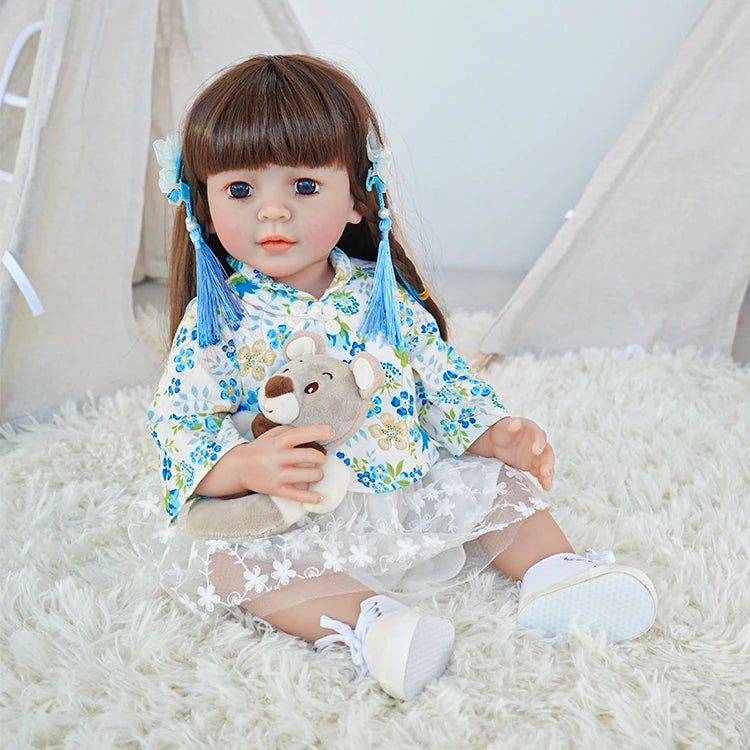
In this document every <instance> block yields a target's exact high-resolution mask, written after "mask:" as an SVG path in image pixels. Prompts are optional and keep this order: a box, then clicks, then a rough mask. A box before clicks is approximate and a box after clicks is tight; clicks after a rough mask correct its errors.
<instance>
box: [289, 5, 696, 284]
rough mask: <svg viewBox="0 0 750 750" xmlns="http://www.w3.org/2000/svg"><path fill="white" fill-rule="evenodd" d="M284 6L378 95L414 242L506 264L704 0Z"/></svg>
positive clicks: (548, 215) (617, 128) (573, 185)
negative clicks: (294, 13) (292, 10)
mask: <svg viewBox="0 0 750 750" xmlns="http://www.w3.org/2000/svg"><path fill="white" fill-rule="evenodd" d="M289 2H290V4H291V6H292V8H293V9H294V11H295V12H296V13H297V16H298V18H299V20H300V22H301V24H302V26H303V28H304V29H305V31H306V33H307V35H308V36H309V38H310V40H311V42H312V44H313V46H314V48H315V50H316V53H317V54H319V55H320V56H322V57H325V58H327V59H330V60H332V61H334V62H337V63H338V64H340V65H342V66H343V67H344V68H345V69H346V70H348V71H349V72H350V73H351V74H352V75H353V76H354V77H355V78H356V79H357V80H358V81H359V82H360V84H361V85H362V87H363V88H364V90H365V91H366V92H367V93H368V94H369V96H370V97H371V99H372V100H373V102H374V104H375V107H376V110H377V111H378V112H379V114H380V117H381V119H382V120H383V123H384V125H385V128H386V133H387V135H388V138H389V140H390V144H391V147H392V149H393V152H394V156H395V159H396V162H397V167H398V170H399V184H398V190H397V193H396V196H397V199H398V205H399V206H400V208H401V210H402V213H401V221H402V224H406V229H407V231H408V232H409V235H410V238H411V240H412V242H413V244H414V245H415V250H418V249H419V248H420V247H421V248H422V249H423V250H424V251H425V253H426V255H427V256H428V257H429V260H428V265H432V266H436V267H442V268H451V267H454V268H459V267H465V266H466V265H467V264H471V265H472V266H473V267H475V268H477V269H483V268H484V269H492V270H494V271H505V272H523V271H526V270H528V269H529V268H530V267H531V266H532V265H533V263H534V261H535V260H536V258H537V257H538V256H539V255H540V254H541V252H542V251H543V250H544V248H545V247H546V246H547V245H548V244H549V242H550V240H551V239H552V237H553V236H554V234H555V232H556V231H557V229H558V228H559V226H560V224H561V222H562V220H563V216H564V215H565V212H566V211H567V210H568V209H570V208H572V207H573V206H574V205H575V203H576V202H577V200H578V198H579V196H580V194H581V192H582V191H583V189H584V187H585V186H586V183H587V182H588V180H589V178H590V177H591V174H592V172H593V171H594V169H595V168H596V167H597V165H598V164H599V162H600V161H601V159H602V158H603V157H604V156H605V155H606V153H607V152H608V151H609V149H610V147H611V146H612V145H613V144H614V143H615V141H616V140H617V138H618V136H619V135H620V133H621V132H622V130H623V129H624V127H625V126H626V125H627V123H628V121H629V120H630V118H631V116H632V115H633V114H634V113H635V111H636V110H637V109H638V106H639V105H640V104H641V102H642V101H643V100H644V98H645V97H646V96H647V95H648V94H649V92H650V91H651V89H652V88H653V87H654V85H655V84H656V82H657V81H658V79H659V77H660V76H661V74H662V73H663V72H664V70H665V69H666V68H667V66H668V64H669V62H670V61H671V59H672V58H673V57H674V55H675V53H676V52H677V50H678V49H679V47H680V44H681V43H682V41H683V40H684V38H685V37H686V36H687V34H688V33H689V31H690V29H691V28H692V26H693V25H694V23H695V22H696V21H697V19H698V18H699V16H700V14H701V12H702V11H703V9H704V8H705V7H706V6H707V5H708V0H567V1H566V2H562V0H525V1H524V2H521V1H520V0H465V1H464V2H461V3H457V2H455V1H452V0H448V1H446V0H377V2H373V3H369V2H368V3H365V2H352V0H289ZM404 218H405V219H406V221H404Z"/></svg>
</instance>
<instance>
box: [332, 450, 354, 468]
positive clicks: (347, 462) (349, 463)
mask: <svg viewBox="0 0 750 750" xmlns="http://www.w3.org/2000/svg"><path fill="white" fill-rule="evenodd" d="M336 458H340V459H342V460H343V461H344V463H345V464H346V465H347V466H350V465H351V463H352V460H351V458H349V457H347V456H345V455H344V452H343V451H339V452H338V453H337V454H336Z"/></svg>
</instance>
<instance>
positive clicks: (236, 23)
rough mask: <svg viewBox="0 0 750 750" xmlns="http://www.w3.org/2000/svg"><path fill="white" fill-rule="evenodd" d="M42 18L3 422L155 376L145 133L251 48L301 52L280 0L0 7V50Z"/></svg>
mask: <svg viewBox="0 0 750 750" xmlns="http://www.w3.org/2000/svg"><path fill="white" fill-rule="evenodd" d="M11 5H12V6H13V8H12V9H11V7H10V6H11ZM32 6H35V7H32ZM19 8H23V9H24V12H23V13H19V12H18V10H19ZM27 10H28V13H27V12H26V11H27ZM39 13H40V14H41V15H42V16H43V28H42V32H41V36H40V38H39V42H38V51H37V54H36V59H35V62H34V64H33V75H32V77H31V86H30V92H29V106H28V109H27V110H26V117H25V119H24V122H23V130H22V133H21V137H20V142H19V144H18V156H17V158H16V163H15V167H14V169H13V170H12V171H13V180H12V182H11V183H9V186H8V188H7V190H6V191H5V198H4V205H2V204H0V209H2V211H3V214H2V217H3V218H2V223H1V224H0V253H1V252H3V251H5V250H7V251H8V252H9V253H10V254H11V255H12V256H13V257H14V258H15V259H16V261H17V262H18V264H19V265H20V266H21V267H22V268H23V270H24V272H25V273H26V275H27V276H28V278H29V280H30V281H31V283H32V284H33V285H34V288H35V289H36V291H37V293H38V294H39V297H40V298H41V301H42V304H43V305H44V308H45V313H44V314H43V315H40V316H38V317H33V316H32V314H31V312H30V310H29V309H28V307H27V306H26V303H25V300H24V299H23V297H22V296H21V295H19V294H18V293H17V288H16V286H15V283H14V282H13V280H12V279H11V277H10V275H9V273H8V272H7V270H6V269H5V268H4V267H0V356H1V357H2V359H1V367H2V371H1V381H0V420H9V419H13V418H16V417H19V416H21V415H23V414H26V413H34V414H38V413H43V412H44V411H47V410H49V409H51V408H52V407H54V406H56V405H58V404H59V403H60V402H62V401H64V400H66V399H69V398H80V397H82V396H83V395H85V394H86V393H92V394H94V395H98V394H102V393H109V392H112V391H114V390H116V389H118V388H121V387H124V386H127V385H132V384H135V383H141V382H143V381H144V380H146V379H148V378H150V377H152V376H153V375H154V373H155V371H156V369H157V368H158V365H157V364H156V363H155V362H154V361H153V358H152V356H151V355H150V354H149V353H148V351H147V350H146V348H145V346H144V345H143V343H142V342H141V340H140V336H139V334H138V331H137V328H136V324H135V320H134V317H133V309H132V285H131V279H132V277H133V274H134V266H135V264H136V258H137V257H138V253H139V248H140V246H141V238H142V235H143V236H144V237H148V238H149V240H148V242H145V241H144V249H143V251H142V252H141V255H140V257H141V260H140V261H139V263H140V264H141V266H142V268H144V269H146V270H150V266H158V264H159V262H162V263H163V258H164V257H165V249H164V246H163V244H162V243H163V242H164V239H165V237H164V235H165V232H164V230H163V229H162V230H161V231H160V230H159V227H160V226H161V227H164V226H165V224H166V222H167V213H166V211H165V210H164V203H165V201H164V198H163V196H162V195H161V193H159V192H158V189H154V186H155V185H156V174H157V171H158V170H156V166H155V164H154V163H153V162H154V159H153V157H152V155H151V147H150V144H151V141H152V140H153V139H154V138H155V137H163V136H164V134H165V133H166V132H168V131H169V130H172V129H174V128H175V127H176V126H177V125H178V124H179V118H180V115H181V113H182V111H183V109H184V107H185V103H186V101H187V100H188V99H189V98H190V96H191V95H192V94H193V92H194V91H195V90H196V89H197V88H198V87H199V86H200V84H201V83H202V82H203V81H204V80H205V79H206V78H207V77H208V76H209V74H210V73H213V72H215V71H216V70H217V69H219V68H221V67H224V66H226V65H228V64H230V63H232V62H233V61H235V60H237V59H239V58H242V57H246V56H248V55H249V54H252V53H255V52H282V51H307V50H308V48H309V46H308V44H307V42H306V40H305V37H304V35H303V33H302V31H301V30H300V29H299V27H298V25H297V23H296V20H295V18H294V16H293V14H292V13H291V11H290V10H289V8H288V7H287V6H286V3H283V2H272V1H271V0H266V1H265V2H263V1H260V0H257V1H253V2H250V1H248V2H243V3H233V2H228V0H222V1H221V2H213V3H200V2H197V1H196V0H182V2H180V0H161V2H160V0H142V1H141V2H138V3H126V4H123V3H110V2H107V0H79V1H78V2H73V0H47V2H46V3H39V2H37V3H36V4H34V3H33V2H31V3H28V4H26V5H24V4H19V3H11V4H9V3H5V4H0V29H2V34H1V36H0V41H2V43H3V44H5V45H6V47H4V48H0V59H4V57H5V54H6V53H7V48H8V47H9V46H10V44H11V43H12V40H13V39H14V38H15V37H16V35H17V33H18V31H20V30H21V28H22V27H23V26H24V25H25V24H26V23H28V22H29V21H31V20H37V18H38V16H37V14H39ZM227 19H231V21H232V23H227ZM6 184H8V183H6ZM149 243H153V244H149ZM159 259H161V261H160V260H159ZM157 273H158V268H157Z"/></svg>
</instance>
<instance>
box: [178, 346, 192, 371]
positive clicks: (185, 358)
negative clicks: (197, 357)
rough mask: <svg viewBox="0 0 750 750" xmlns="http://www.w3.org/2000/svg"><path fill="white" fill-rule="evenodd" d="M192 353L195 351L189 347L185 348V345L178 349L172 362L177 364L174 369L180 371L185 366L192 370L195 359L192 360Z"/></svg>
mask: <svg viewBox="0 0 750 750" xmlns="http://www.w3.org/2000/svg"><path fill="white" fill-rule="evenodd" d="M194 354H195V352H194V351H193V350H192V349H190V348H189V347H188V348H187V349H186V348H185V347H183V348H182V349H180V351H179V352H178V353H177V356H176V357H175V358H174V363H175V364H176V365H177V366H176V367H175V370H177V372H182V371H183V370H184V369H185V368H186V367H187V368H188V370H192V369H193V367H194V366H195V361H194V360H193V355H194Z"/></svg>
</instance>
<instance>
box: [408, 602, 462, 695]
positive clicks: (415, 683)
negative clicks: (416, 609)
mask: <svg viewBox="0 0 750 750" xmlns="http://www.w3.org/2000/svg"><path fill="white" fill-rule="evenodd" d="M454 637H455V634H454V630H453V624H452V623H451V622H450V620H446V619H445V618H443V617H429V616H427V615H425V616H424V617H422V618H421V619H420V620H419V622H418V623H417V626H416V627H415V628H414V633H413V635H412V639H411V644H410V646H409V655H408V656H407V658H406V668H405V669H404V697H405V698H406V700H408V701H409V700H412V699H413V698H415V697H416V696H417V695H419V694H420V693H421V692H422V690H423V689H424V687H425V685H426V684H427V683H428V682H430V681H431V680H434V679H436V678H437V677H440V675H441V674H443V672H445V667H446V665H447V664H448V659H449V658H450V655H451V651H452V650H453V640H454Z"/></svg>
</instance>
